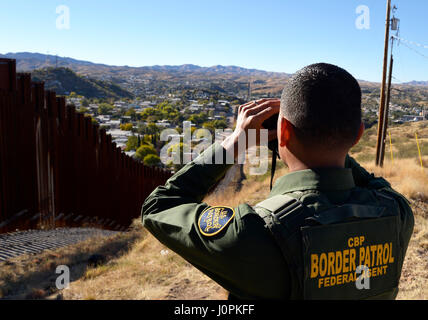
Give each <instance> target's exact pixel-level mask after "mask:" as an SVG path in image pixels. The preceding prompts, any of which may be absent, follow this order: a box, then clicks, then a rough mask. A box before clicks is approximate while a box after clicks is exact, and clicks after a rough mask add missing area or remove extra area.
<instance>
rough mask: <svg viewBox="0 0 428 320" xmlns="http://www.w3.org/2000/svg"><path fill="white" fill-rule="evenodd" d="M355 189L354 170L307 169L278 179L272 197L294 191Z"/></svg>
mask: <svg viewBox="0 0 428 320" xmlns="http://www.w3.org/2000/svg"><path fill="white" fill-rule="evenodd" d="M354 187H355V182H354V178H353V176H352V170H351V169H347V168H322V169H307V170H300V171H295V172H291V173H288V174H286V175H284V176H282V177H280V178H278V179H277V181H276V182H275V185H274V186H273V188H272V191H271V196H274V195H278V194H284V193H289V192H294V191H305V190H319V191H324V192H329V191H345V190H349V189H352V188H354Z"/></svg>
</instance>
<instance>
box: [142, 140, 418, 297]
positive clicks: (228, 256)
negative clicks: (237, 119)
mask: <svg viewBox="0 0 428 320" xmlns="http://www.w3.org/2000/svg"><path fill="white" fill-rule="evenodd" d="M200 157H204V159H205V161H204V162H203V163H196V161H192V162H190V163H188V164H186V165H185V166H184V167H183V168H182V169H181V170H180V171H179V172H177V173H176V174H175V175H174V176H172V177H171V178H170V179H169V180H168V181H167V182H166V184H165V186H160V187H158V188H157V189H155V190H154V191H153V192H152V193H151V194H150V195H149V196H148V197H147V199H146V200H145V202H144V204H143V208H142V220H143V225H144V226H145V227H146V228H147V230H149V231H150V232H151V233H152V234H153V235H154V236H155V237H156V238H157V239H158V240H159V241H160V242H162V243H163V244H164V245H165V246H167V247H169V248H170V249H171V250H173V251H175V252H176V253H178V254H179V255H180V256H182V257H183V258H184V259H186V260H187V261H189V262H190V263H191V264H192V265H194V266H195V267H196V268H198V269H199V270H201V271H202V272H203V273H205V274H206V275H208V276H209V277H210V278H212V279H213V280H214V281H216V282H217V283H219V284H220V285H221V286H222V287H224V288H225V289H227V290H228V291H229V292H231V293H232V294H233V295H234V296H236V297H238V298H241V299H277V300H278V299H280V300H283V299H288V298H289V295H290V274H289V269H288V266H287V264H286V262H285V261H284V258H283V256H282V254H281V250H280V248H279V247H278V245H277V244H276V242H275V240H274V239H273V237H272V236H271V234H270V231H269V230H268V229H267V228H265V222H264V220H263V219H262V218H261V217H260V216H259V215H258V214H257V213H256V212H255V211H254V209H253V207H251V206H250V205H248V204H241V205H239V206H238V207H236V208H234V211H235V216H234V217H233V218H232V219H231V221H230V222H229V223H228V224H227V226H226V227H225V228H224V229H223V230H221V231H220V232H219V233H218V234H216V235H214V236H206V235H203V234H202V233H201V231H200V229H199V224H198V223H199V217H200V215H201V213H202V212H203V211H204V210H205V209H207V208H209V206H208V204H206V203H203V202H202V200H203V198H204V197H205V196H206V195H207V194H208V193H209V192H210V190H211V189H212V188H213V187H214V186H215V185H216V184H217V183H218V182H219V181H220V180H221V179H222V178H223V177H224V175H225V173H226V172H227V170H228V169H229V168H230V167H231V166H232V165H231V164H214V163H218V162H216V159H217V161H218V159H226V151H225V149H224V148H223V147H222V146H221V145H220V144H218V143H215V144H213V145H212V146H211V147H210V148H208V149H207V150H206V151H205V152H204V153H202V154H201V155H200ZM207 163H212V164H207ZM222 163H226V160H224V161H223V162H222ZM345 167H346V168H345V169H321V170H319V169H317V170H316V172H315V171H312V170H302V171H297V172H292V173H289V174H287V175H285V176H283V177H280V178H278V179H277V181H276V183H275V185H274V187H273V189H272V191H271V194H270V196H269V197H271V196H274V195H278V194H289V193H295V192H314V191H315V192H320V193H322V194H324V195H326V196H327V197H328V199H329V200H330V201H331V202H332V203H334V204H340V203H343V202H344V201H346V200H347V199H348V197H349V195H350V190H351V189H353V188H360V189H361V194H360V195H359V198H360V199H361V197H364V193H367V199H370V197H371V195H370V189H377V190H386V192H388V195H389V196H391V195H392V196H393V197H394V198H395V199H396V200H397V202H398V204H399V205H400V213H401V222H402V223H401V226H402V230H401V235H400V237H401V239H402V240H401V241H402V244H403V247H404V248H407V246H408V242H409V240H410V237H411V234H412V232H413V225H414V218H413V213H412V210H411V209H410V206H409V203H408V201H407V200H406V199H405V197H404V196H402V195H401V194H399V193H397V192H395V191H394V190H392V189H391V186H390V184H389V183H388V182H387V181H386V180H384V179H383V178H375V177H374V176H373V175H371V174H369V173H368V172H367V171H366V170H365V169H363V168H362V167H361V166H359V165H358V163H356V161H355V160H354V159H352V158H351V157H347V159H346V163H345ZM311 206H312V207H313V208H314V209H315V210H316V209H317V206H316V203H313V204H311Z"/></svg>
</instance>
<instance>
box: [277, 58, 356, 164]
mask: <svg viewBox="0 0 428 320" xmlns="http://www.w3.org/2000/svg"><path fill="white" fill-rule="evenodd" d="M280 110H281V111H280V117H279V122H278V129H279V130H278V139H279V149H280V150H279V151H280V155H281V158H282V159H283V160H287V158H288V159H289V158H290V156H287V154H289V153H292V154H293V156H294V157H297V158H298V159H300V160H302V161H305V160H307V161H308V162H314V161H312V160H310V158H311V157H312V158H313V157H318V158H319V159H321V160H322V158H324V159H323V160H322V161H321V165H322V164H323V163H324V162H325V163H326V165H328V162H329V160H328V159H330V158H331V159H332V160H334V159H335V157H336V158H337V157H338V156H340V157H342V156H344V155H346V153H347V152H348V151H349V149H350V148H351V147H352V146H353V145H354V144H355V143H356V142H357V141H358V139H359V138H360V136H361V134H362V131H363V126H362V122H361V89H360V86H359V84H358V82H357V80H356V79H355V78H354V77H353V76H352V75H351V74H349V73H348V72H347V71H345V70H344V69H342V68H339V67H337V66H334V65H331V64H326V63H318V64H313V65H309V66H307V67H305V68H303V69H302V70H300V71H298V72H297V73H296V74H295V75H294V76H293V77H292V78H291V79H290V80H289V81H288V83H287V85H286V86H285V88H284V91H283V93H282V97H281V109H280ZM284 148H285V149H284ZM281 149H283V150H281ZM321 153H322V154H321ZM284 158H286V159H284ZM305 158H306V159H305ZM314 160H315V159H314ZM340 161H341V160H340ZM286 162H288V161H286ZM315 163H316V161H315Z"/></svg>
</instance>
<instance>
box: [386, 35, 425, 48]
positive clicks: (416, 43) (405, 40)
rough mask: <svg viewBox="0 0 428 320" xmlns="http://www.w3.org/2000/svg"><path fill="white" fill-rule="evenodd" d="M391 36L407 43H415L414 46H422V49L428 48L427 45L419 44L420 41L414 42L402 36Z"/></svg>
mask: <svg viewBox="0 0 428 320" xmlns="http://www.w3.org/2000/svg"><path fill="white" fill-rule="evenodd" d="M392 37H394V38H395V39H397V40H399V41H402V42H407V43H410V44H413V45H415V46H418V47H421V48H424V49H428V46H426V45H424V44H420V43H418V42H415V41H411V40H407V39H403V38H401V37H397V36H392Z"/></svg>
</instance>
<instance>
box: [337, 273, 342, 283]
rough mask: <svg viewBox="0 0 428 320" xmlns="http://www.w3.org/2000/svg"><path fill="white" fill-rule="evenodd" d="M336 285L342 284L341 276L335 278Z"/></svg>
mask: <svg viewBox="0 0 428 320" xmlns="http://www.w3.org/2000/svg"><path fill="white" fill-rule="evenodd" d="M337 284H342V275H341V274H339V275H338V276H337Z"/></svg>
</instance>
